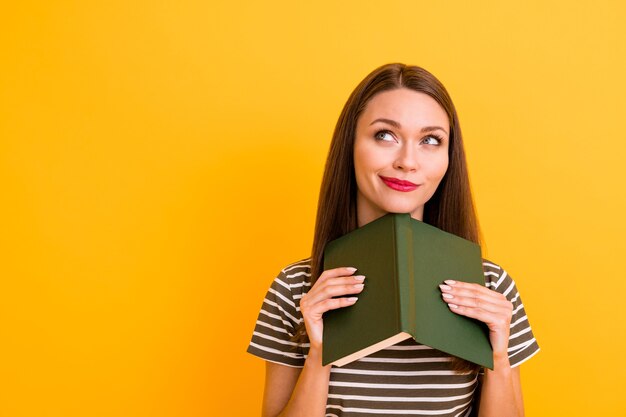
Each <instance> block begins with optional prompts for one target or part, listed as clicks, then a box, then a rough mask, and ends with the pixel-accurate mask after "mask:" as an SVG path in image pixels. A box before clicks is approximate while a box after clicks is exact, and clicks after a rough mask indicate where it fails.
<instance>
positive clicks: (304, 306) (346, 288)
mask: <svg viewBox="0 0 626 417" xmlns="http://www.w3.org/2000/svg"><path fill="white" fill-rule="evenodd" d="M355 271H356V268H335V269H329V270H326V271H324V272H322V274H321V275H320V277H319V278H318V279H317V281H316V282H315V284H314V285H313V287H311V289H310V290H309V291H308V292H307V293H306V294H304V295H303V296H302V299H301V300H300V311H301V312H302V317H303V318H304V325H305V327H306V331H307V335H308V336H309V341H310V342H311V348H312V349H317V348H321V346H322V333H323V329H324V326H323V322H322V315H323V314H324V313H325V312H327V311H329V310H335V309H337V308H341V307H347V306H351V305H353V304H354V303H356V301H357V298H356V297H341V296H344V295H349V294H358V293H360V292H361V291H363V280H364V279H365V277H364V276H363V275H355V276H352V274H354V272H355ZM333 297H339V298H333Z"/></svg>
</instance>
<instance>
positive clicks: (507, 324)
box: [248, 64, 539, 417]
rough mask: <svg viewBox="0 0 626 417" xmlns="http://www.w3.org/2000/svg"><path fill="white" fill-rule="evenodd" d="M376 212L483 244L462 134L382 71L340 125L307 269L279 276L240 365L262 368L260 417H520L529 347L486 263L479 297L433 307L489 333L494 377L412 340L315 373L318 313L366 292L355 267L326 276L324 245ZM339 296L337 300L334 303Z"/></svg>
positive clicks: (452, 289)
mask: <svg viewBox="0 0 626 417" xmlns="http://www.w3.org/2000/svg"><path fill="white" fill-rule="evenodd" d="M386 213H410V214H411V217H413V218H414V219H417V220H420V221H424V222H426V223H429V224H431V225H434V226H436V227H438V228H440V229H442V230H445V231H447V232H450V233H454V234H456V235H458V236H461V237H463V238H465V239H468V240H471V241H474V242H476V243H478V242H479V232H478V224H477V221H476V215H475V212H474V207H473V203H472V197H471V193H470V187H469V180H468V174H467V167H466V162H465V154H464V150H463V141H462V136H461V129H460V126H459V120H458V117H457V114H456V110H455V108H454V105H453V103H452V100H451V99H450V97H449V95H448V93H447V91H446V89H445V88H444V86H443V85H442V84H441V83H440V82H439V81H438V80H437V79H436V78H435V77H434V76H433V75H432V74H430V73H429V72H427V71H426V70H424V69H422V68H419V67H415V66H406V65H403V64H389V65H384V66H382V67H380V68H377V69H376V70H374V71H373V72H372V73H371V74H369V75H368V76H367V77H366V78H365V79H364V80H363V81H362V82H361V83H360V84H359V85H358V86H357V87H356V89H355V90H354V91H353V92H352V94H351V96H350V98H349V99H348V101H347V103H346V105H345V106H344V108H343V111H342V112H341V115H340V116H339V120H338V122H337V126H336V128H335V132H334V135H333V139H332V143H331V146H330V152H329V155H328V159H327V162H326V169H325V172H324V178H323V182H322V188H321V192H320V199H319V207H318V212H317V221H316V226H315V236H314V242H313V249H312V254H311V257H310V258H308V259H304V260H302V261H299V262H296V263H294V264H291V265H289V266H287V267H286V268H284V269H283V270H282V271H281V272H280V274H279V275H278V277H277V278H276V279H275V280H274V282H273V283H272V285H271V287H270V289H269V291H268V293H267V296H266V298H265V300H264V302H263V306H262V309H261V312H260V314H259V318H258V320H257V325H256V328H255V331H254V334H253V336H252V341H251V342H250V345H249V347H248V352H250V353H252V354H254V355H257V356H259V357H261V358H263V359H265V360H266V379H265V394H264V398H263V416H267V417H269V416H297V417H303V416H316V417H319V416H345V417H348V416H351V417H357V416H368V417H371V416H389V415H396V416H398V415H411V416H432V415H437V416H469V415H479V416H485V417H486V416H497V417H507V416H516V417H517V416H523V415H524V406H523V401H522V391H521V385H520V373H519V367H518V365H520V364H521V363H522V362H524V361H525V360H526V359H528V358H530V357H531V356H533V355H534V354H535V353H536V352H537V351H538V350H539V347H538V345H537V342H536V341H535V338H534V337H533V333H532V331H531V328H530V325H529V323H528V319H527V317H526V313H525V311H524V307H523V304H522V301H521V298H520V296H519V293H518V291H517V288H516V285H515V282H514V281H513V280H512V279H511V277H510V276H509V275H508V274H507V273H506V272H505V271H504V270H503V269H502V268H501V267H500V266H498V265H496V264H495V263H493V262H490V261H487V260H484V261H483V270H484V275H485V286H481V285H476V284H469V283H464V282H454V281H445V282H442V285H441V286H440V290H441V295H442V301H441V302H443V303H447V305H448V306H449V308H450V310H451V311H453V312H454V313H456V314H460V315H463V316H467V317H471V318H474V319H477V320H480V321H482V322H484V323H486V324H487V326H488V328H489V338H490V342H491V345H492V347H493V360H494V370H493V371H491V370H489V369H486V370H484V371H483V370H479V369H477V368H476V367H475V366H473V365H472V364H470V363H467V362H464V361H462V360H460V359H458V358H453V357H451V356H449V355H447V354H445V353H443V352H440V351H437V350H435V349H432V348H429V347H427V346H424V345H421V344H419V343H416V342H415V341H413V340H412V339H409V340H407V341H404V342H401V343H399V344H397V345H394V346H391V347H390V348H387V349H384V350H381V351H379V352H377V353H374V354H372V355H370V356H368V357H365V358H363V359H361V360H358V361H355V362H352V363H350V364H348V365H345V366H343V367H341V368H337V367H331V366H322V362H321V348H322V343H323V340H322V329H323V314H324V313H325V312H326V311H329V310H332V309H337V308H350V306H351V305H353V304H354V303H356V302H358V294H359V293H360V292H361V291H362V290H363V288H364V286H365V285H367V277H364V276H361V275H355V269H354V268H353V267H352V265H346V266H345V267H343V268H336V269H330V270H326V271H323V270H322V263H323V259H322V257H323V251H324V247H325V245H326V244H327V243H328V242H330V241H331V240H333V239H336V238H338V237H340V236H342V235H344V234H346V233H348V232H350V231H352V230H354V229H355V228H357V227H361V226H363V225H365V224H367V223H369V222H371V221H373V220H375V219H377V218H379V217H381V216H383V215H384V214H386ZM339 296H347V297H339Z"/></svg>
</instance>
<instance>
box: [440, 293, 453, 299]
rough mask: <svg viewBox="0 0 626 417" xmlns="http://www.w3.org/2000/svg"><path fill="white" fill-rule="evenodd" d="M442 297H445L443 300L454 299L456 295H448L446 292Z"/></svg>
mask: <svg viewBox="0 0 626 417" xmlns="http://www.w3.org/2000/svg"><path fill="white" fill-rule="evenodd" d="M441 295H442V296H443V298H454V295H452V294H447V293H445V292H444V293H443V294H441Z"/></svg>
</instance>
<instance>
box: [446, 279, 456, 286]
mask: <svg viewBox="0 0 626 417" xmlns="http://www.w3.org/2000/svg"><path fill="white" fill-rule="evenodd" d="M444 282H445V283H446V284H448V285H454V284H456V281H454V280H451V279H447V280H445V281H444Z"/></svg>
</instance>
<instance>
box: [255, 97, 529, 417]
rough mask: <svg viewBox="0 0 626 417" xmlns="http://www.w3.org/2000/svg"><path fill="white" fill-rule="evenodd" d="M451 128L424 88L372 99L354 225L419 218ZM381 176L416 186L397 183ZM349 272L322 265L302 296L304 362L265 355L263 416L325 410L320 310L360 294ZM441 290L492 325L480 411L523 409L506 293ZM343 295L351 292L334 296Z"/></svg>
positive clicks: (506, 415) (456, 287) (487, 415)
mask: <svg viewBox="0 0 626 417" xmlns="http://www.w3.org/2000/svg"><path fill="white" fill-rule="evenodd" d="M381 119H383V120H381ZM449 131H450V129H449V121H448V117H447V115H446V113H445V111H444V110H443V109H442V108H441V106H439V104H438V103H437V102H436V101H435V100H434V99H432V98H431V97H430V96H428V95H425V94H422V93H418V92H415V91H413V90H409V89H404V88H402V89H397V90H392V91H386V92H383V93H380V94H378V95H376V96H374V97H373V98H372V99H371V100H370V102H369V103H368V104H367V106H366V107H365V109H364V111H363V113H362V114H361V116H360V117H359V119H358V120H357V128H356V135H355V145H354V165H355V175H356V180H357V186H358V192H357V217H358V224H359V226H362V225H364V224H367V223H369V222H371V221H373V220H375V219H377V218H379V217H381V216H383V215H384V214H386V213H388V212H394V213H410V214H411V216H412V217H413V218H415V219H417V220H422V216H423V212H424V204H425V203H426V202H427V201H428V200H429V199H430V198H431V197H432V195H433V194H434V192H435V190H436V189H437V186H438V185H439V183H440V181H441V179H442V178H443V176H444V174H445V172H446V170H447V168H448V145H449V143H448V141H449ZM382 177H386V178H396V179H400V180H405V181H410V182H411V183H414V184H416V185H418V187H417V188H416V189H414V190H412V191H408V192H403V191H397V190H394V189H392V188H390V187H389V186H387V185H386V184H385V183H384V182H383V180H382ZM354 272H355V269H354V268H350V267H345V268H336V269H330V270H326V271H324V272H323V273H322V274H321V275H320V277H319V279H318V280H317V281H316V283H315V285H313V287H312V288H311V289H310V290H309V291H308V293H307V294H305V295H304V296H303V297H302V299H301V301H300V309H301V312H302V316H303V318H304V323H305V326H306V331H307V334H308V336H309V339H310V343H311V346H310V350H309V355H308V357H307V360H306V361H305V365H304V367H303V368H302V369H299V368H291V367H288V366H284V365H279V364H275V363H271V362H267V365H266V381H265V394H264V399H263V416H264V417H274V416H298V417H307V416H315V417H320V416H324V415H325V409H326V401H327V395H328V383H329V379H330V366H322V364H321V357H322V333H323V325H324V324H323V320H322V316H323V314H324V313H325V312H326V311H329V310H333V309H337V308H344V307H348V306H350V305H353V304H354V303H356V302H358V299H357V296H358V294H359V293H360V292H361V291H362V290H363V288H364V285H367V278H366V277H363V276H353V274H354ZM440 290H441V293H442V302H445V303H447V304H448V306H449V308H450V310H451V311H453V312H454V313H456V314H460V315H464V316H467V317H472V318H475V319H478V320H481V321H483V322H484V323H486V324H487V326H488V328H489V339H490V342H491V345H492V347H493V351H494V370H493V371H491V370H486V371H485V376H484V379H483V384H482V390H481V396H480V399H478V401H479V405H480V407H479V416H481V417H519V416H523V415H524V411H523V402H522V391H521V385H520V375H519V368H511V366H510V363H509V358H508V354H507V348H508V338H509V328H510V323H511V315H512V304H511V303H510V302H509V301H508V300H507V299H506V297H505V296H504V295H502V294H500V293H498V292H496V291H493V290H490V289H488V288H486V287H484V286H480V285H476V284H469V283H464V282H458V281H446V282H445V284H442V286H441V287H440ZM343 295H352V297H346V298H334V297H336V296H343Z"/></svg>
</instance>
